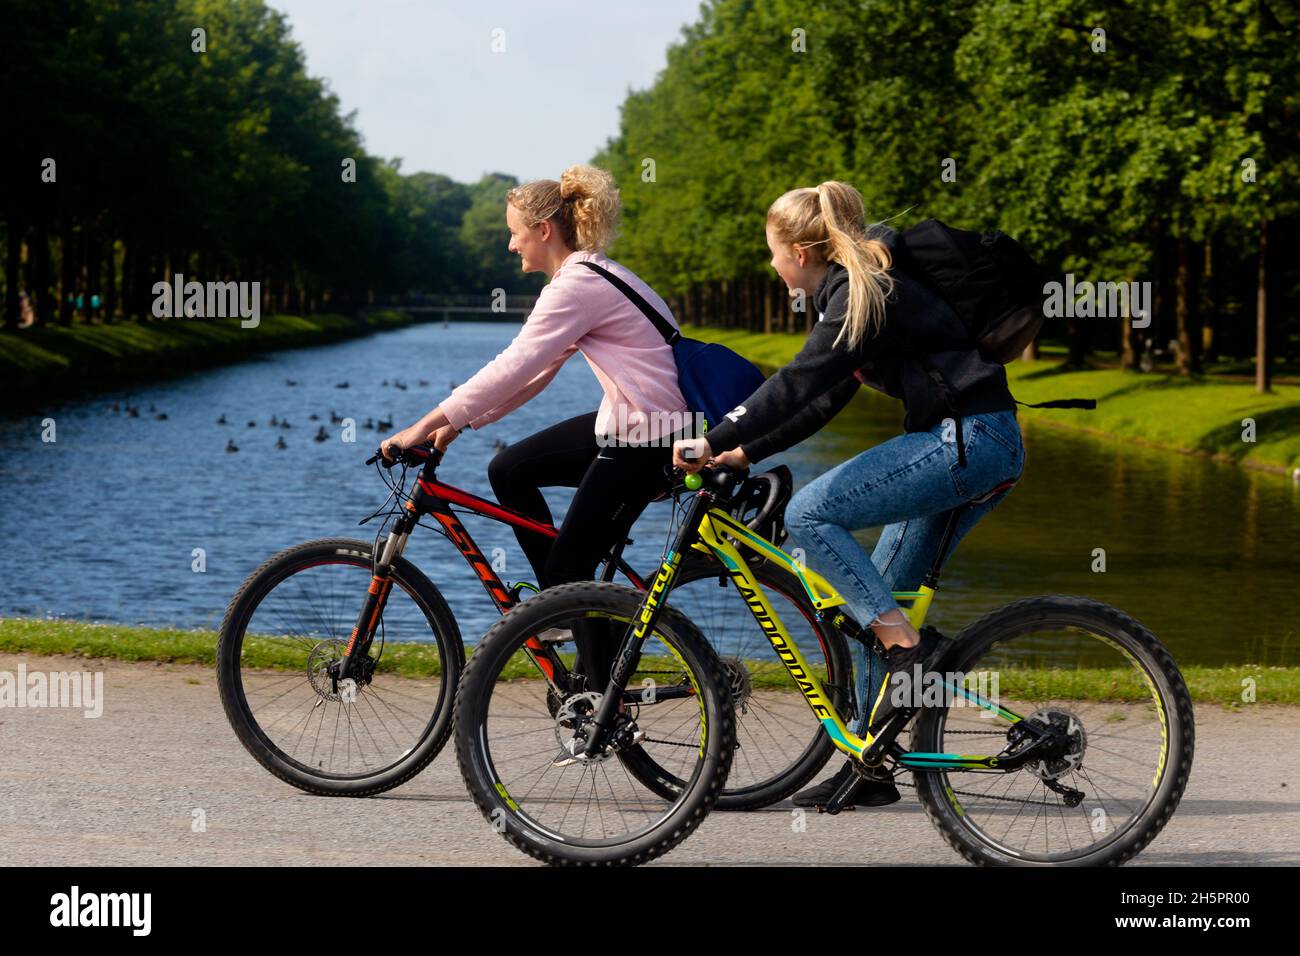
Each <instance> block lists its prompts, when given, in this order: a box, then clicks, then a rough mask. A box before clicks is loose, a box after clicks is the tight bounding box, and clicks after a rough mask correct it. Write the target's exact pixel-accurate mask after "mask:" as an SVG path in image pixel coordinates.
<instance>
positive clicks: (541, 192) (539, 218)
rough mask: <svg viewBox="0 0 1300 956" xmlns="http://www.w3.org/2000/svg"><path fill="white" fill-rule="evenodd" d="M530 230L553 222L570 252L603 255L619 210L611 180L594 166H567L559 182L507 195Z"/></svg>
mask: <svg viewBox="0 0 1300 956" xmlns="http://www.w3.org/2000/svg"><path fill="white" fill-rule="evenodd" d="M506 202H508V203H509V204H510V205H512V206H514V207H515V208H516V209H518V210H519V211H520V212H521V213H523V214H524V216H525V218H526V219H527V221H528V224H529V225H530V226H536V225H539V224H541V223H543V222H546V221H547V220H551V221H552V222H554V224H555V227H556V228H557V229H559V231H560V237H561V238H562V239H563V240H564V243H565V245H567V246H568V247H569V248H570V249H577V250H582V251H590V252H603V251H604V250H605V249H606V248H607V247H608V246H609V244H610V243H612V242H613V241H614V237H615V236H616V235H617V233H618V216H619V211H620V209H621V206H620V203H619V196H618V189H617V188H616V187H615V186H614V177H613V176H611V175H610V174H609V173H607V172H606V171H605V170H603V169H597V168H596V167H595V166H570V167H569V168H568V169H566V170H565V171H564V173H563V175H561V176H560V181H559V182H556V181H555V180H553V179H538V180H536V181H534V182H531V183H525V184H524V185H522V186H516V187H515V188H514V189H512V190H510V192H508V193H506Z"/></svg>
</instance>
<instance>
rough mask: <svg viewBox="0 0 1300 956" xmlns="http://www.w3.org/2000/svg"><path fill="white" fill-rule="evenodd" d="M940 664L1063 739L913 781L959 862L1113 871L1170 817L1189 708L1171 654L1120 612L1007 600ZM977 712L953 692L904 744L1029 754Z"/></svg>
mask: <svg viewBox="0 0 1300 956" xmlns="http://www.w3.org/2000/svg"><path fill="white" fill-rule="evenodd" d="M938 668H939V669H940V670H942V671H944V672H946V673H948V674H950V675H962V676H961V677H957V676H953V677H951V678H950V680H953V681H954V682H956V681H958V680H964V684H965V686H966V687H967V688H969V689H971V690H973V691H976V692H978V693H980V694H981V696H984V697H989V698H992V699H995V700H997V701H998V702H999V703H1000V705H1001V706H1002V707H1005V708H1007V709H1009V710H1010V711H1012V712H1014V713H1015V714H1018V715H1020V716H1021V717H1023V718H1025V720H1027V721H1029V722H1031V723H1033V724H1036V725H1037V726H1048V725H1050V726H1052V727H1053V728H1056V729H1057V730H1059V731H1061V733H1062V740H1063V741H1064V742H1063V744H1062V747H1061V749H1060V750H1059V752H1056V753H1054V754H1053V755H1051V756H1050V757H1048V758H1045V759H1041V760H1035V761H1031V762H1029V763H1027V764H1025V765H1024V766H1022V767H1020V768H1019V769H1016V770H1011V771H1005V772H1004V771H999V770H978V771H977V770H967V771H943V772H938V771H933V772H931V771H919V772H917V773H916V777H917V791H918V794H919V796H920V798H921V802H922V804H923V805H924V807H925V810H926V813H927V814H928V815H929V817H930V820H931V822H933V823H934V824H935V826H936V827H938V828H939V831H940V832H941V833H942V834H943V835H944V837H945V839H947V841H948V843H949V844H951V845H952V847H953V848H954V849H955V850H956V851H957V852H958V853H960V854H961V855H962V856H963V857H965V858H966V859H967V860H970V861H971V862H972V863H980V864H1004V865H1005V864H1023V865H1058V866H1059V865H1074V866H1079V865H1082V866H1097V865H1116V864H1120V863H1124V862H1126V861H1127V860H1129V859H1131V858H1132V857H1133V856H1134V855H1136V854H1137V853H1138V852H1139V851H1141V850H1142V849H1143V848H1144V847H1145V846H1146V845H1147V844H1148V843H1150V842H1151V841H1152V840H1153V839H1155V837H1156V835H1157V834H1158V833H1159V832H1160V830H1161V829H1162V828H1163V827H1164V825H1165V824H1166V823H1167V822H1168V821H1169V818H1170V816H1172V815H1173V812H1174V810H1175V809H1176V808H1177V806H1178V802H1179V800H1180V799H1181V798H1182V794H1183V790H1184V789H1185V788H1186V786H1187V778H1188V775H1189V774H1190V773H1191V768H1192V756H1193V750H1194V738H1195V727H1194V721H1193V715H1192V701H1191V697H1190V696H1189V694H1188V692H1187V686H1186V684H1185V683H1184V682H1183V678H1182V675H1181V674H1180V673H1179V671H1178V667H1177V665H1176V664H1175V663H1174V660H1173V658H1172V657H1171V656H1170V654H1169V652H1168V651H1167V650H1166V649H1165V647H1164V646H1163V645H1162V644H1161V643H1160V642H1159V641H1158V640H1157V639H1156V637H1155V635H1153V634H1152V633H1151V632H1150V631H1149V630H1147V629H1146V628H1145V627H1143V626H1142V625H1141V624H1139V623H1138V622H1137V621H1135V620H1134V619H1133V618H1131V617H1129V616H1128V615H1127V614H1124V613H1123V612H1122V611H1119V610H1116V609H1115V608H1113V607H1109V606H1107V605H1105V604H1101V603H1099V602H1097V601H1093V600H1090V599H1088V598H1082V597H1066V596H1059V595H1053V596H1049V597H1038V598H1029V599H1027V600H1023V601H1016V602H1015V603H1013V604H1008V605H1006V606H1005V607H1002V608H999V609H997V610H995V611H993V612H991V613H989V614H988V615H986V616H985V617H983V618H981V619H980V620H978V621H976V622H975V623H974V624H971V625H970V626H969V627H967V628H966V629H965V630H963V631H962V632H961V634H959V635H958V636H957V639H956V644H955V646H954V647H953V648H952V649H950V650H949V651H948V652H947V654H946V655H945V659H944V660H943V661H941V662H940V663H939V665H938ZM982 714H985V715H987V714H989V712H988V711H987V710H984V709H983V708H977V707H973V706H968V705H964V703H962V702H961V699H960V698H958V700H956V701H953V702H951V703H950V704H949V705H948V706H946V707H933V708H928V709H925V710H922V711H921V714H920V717H919V718H918V721H917V724H916V728H915V733H914V735H913V740H914V746H915V747H916V749H917V751H918V752H929V753H980V754H989V755H993V754H997V755H999V756H1002V755H1004V754H1006V755H1011V754H1014V753H1015V752H1016V750H1017V749H1018V748H1019V747H1021V746H1025V741H1026V739H1027V738H1023V737H1021V736H1020V733H1019V730H1020V728H1018V725H1017V723H1010V722H1009V721H1007V720H1005V719H1003V718H1002V717H987V716H980V715H982Z"/></svg>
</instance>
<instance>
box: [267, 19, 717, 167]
mask: <svg viewBox="0 0 1300 956" xmlns="http://www.w3.org/2000/svg"><path fill="white" fill-rule="evenodd" d="M269 6H271V7H272V8H274V9H276V10H279V11H281V12H282V13H284V14H286V15H287V16H288V18H289V22H290V24H291V26H292V29H293V36H294V39H296V40H297V41H298V43H299V44H300V45H301V46H302V48H303V51H304V53H305V55H306V58H307V70H308V72H309V73H310V74H312V75H313V76H318V77H321V78H324V79H326V80H327V81H328V83H329V87H330V90H331V91H332V92H333V93H334V94H335V95H337V96H338V98H339V102H340V104H341V107H342V111H343V112H344V113H345V114H346V113H348V112H351V111H352V110H356V111H357V115H356V118H355V120H354V122H355V125H356V128H357V129H358V130H359V131H360V132H361V135H362V136H363V137H364V140H365V145H366V151H367V152H369V153H370V154H372V155H375V156H379V157H381V158H383V159H390V158H392V157H400V158H401V160H402V167H401V168H402V172H404V173H413V172H434V173H444V174H446V175H448V176H451V177H452V178H453V179H456V180H460V181H462V182H473V181H475V180H477V179H478V178H479V177H480V176H482V175H483V174H484V173H489V172H502V173H510V174H513V175H514V176H517V177H518V178H519V179H520V180H523V181H527V180H530V179H540V178H547V179H558V178H559V175H560V173H561V172H563V171H564V169H565V167H567V166H570V165H572V164H574V163H583V162H589V161H590V160H591V158H592V156H593V155H594V154H595V152H596V151H597V150H598V149H600V148H601V147H602V146H603V145H604V144H605V141H606V140H607V139H609V138H610V137H611V136H614V135H615V134H616V133H617V132H618V122H619V107H620V105H621V104H622V102H623V100H624V98H625V97H626V95H627V92H628V90H629V89H645V88H646V87H648V86H650V85H651V84H652V83H653V82H654V79H655V76H656V75H657V74H658V73H659V71H660V70H662V69H663V68H664V66H665V64H666V50H667V47H668V45H669V44H670V43H672V42H674V41H675V40H677V39H678V38H679V37H680V34H681V29H682V27H683V26H685V25H686V24H687V23H690V22H693V21H694V20H696V19H697V18H698V13H699V0H604V2H593V0H452V2H448V0H269ZM494 44H495V45H496V46H498V47H500V46H504V50H502V51H501V52H494V51H493V46H494Z"/></svg>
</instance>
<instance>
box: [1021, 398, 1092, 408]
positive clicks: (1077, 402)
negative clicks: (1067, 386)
mask: <svg viewBox="0 0 1300 956" xmlns="http://www.w3.org/2000/svg"><path fill="white" fill-rule="evenodd" d="M1016 404H1017V405H1023V406H1025V408H1096V407H1097V400H1096V399H1095V398H1055V399H1053V400H1052V401H1050V402H1035V403H1034V404H1032V405H1031V404H1029V403H1028V402H1022V401H1021V400H1020V399H1018V398H1017V399H1016Z"/></svg>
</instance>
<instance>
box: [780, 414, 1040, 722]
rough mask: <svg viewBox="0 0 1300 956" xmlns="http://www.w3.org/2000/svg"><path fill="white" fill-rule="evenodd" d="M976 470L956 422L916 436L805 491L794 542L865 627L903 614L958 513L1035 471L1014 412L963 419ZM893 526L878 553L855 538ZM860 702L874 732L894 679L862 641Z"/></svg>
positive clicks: (975, 511)
mask: <svg viewBox="0 0 1300 956" xmlns="http://www.w3.org/2000/svg"><path fill="white" fill-rule="evenodd" d="M962 438H963V440H964V444H965V451H966V466H965V467H964V468H963V467H962V466H961V465H959V464H958V463H957V443H956V433H955V428H954V424H953V422H952V420H951V419H947V420H945V421H943V422H940V423H939V424H938V425H936V426H935V427H934V428H932V429H930V430H929V431H924V432H908V433H906V434H903V435H899V436H898V437H897V438H891V439H890V440H889V441H887V442H883V443H882V444H879V445H877V446H876V447H874V448H870V449H868V450H867V451H864V452H863V453H862V454H860V455H858V456H857V457H855V458H851V459H849V460H848V461H846V462H844V463H843V464H841V465H837V466H836V467H834V468H832V469H831V470H830V471H828V472H826V474H824V475H822V476H821V477H819V478H817V479H815V480H813V481H812V482H810V483H809V484H807V485H805V486H804V487H803V488H801V489H800V490H799V491H798V493H797V494H795V496H794V497H793V498H791V499H790V504H789V507H787V508H786V513H785V521H786V527H787V528H788V529H789V531H790V538H791V540H792V541H793V542H794V543H795V544H796V545H798V546H799V547H801V548H802V549H803V551H804V561H805V563H806V565H807V566H808V567H810V568H812V569H813V570H815V571H816V572H817V573H819V574H820V575H821V576H822V577H824V578H825V579H826V580H827V581H829V582H830V583H831V585H832V586H833V587H834V588H835V590H837V591H838V592H839V593H840V595H841V596H842V597H843V598H844V599H845V601H846V603H847V605H848V610H849V612H850V613H851V614H852V616H853V617H854V618H855V619H856V620H857V622H858V623H859V624H861V625H863V626H864V627H866V626H868V625H870V624H871V623H872V622H873V621H875V620H876V618H878V617H879V616H880V615H882V614H887V613H888V612H889V611H891V610H893V609H895V608H897V607H898V603H897V602H896V601H895V600H894V598H893V596H892V595H891V593H890V592H891V591H914V590H916V589H917V588H919V587H920V586H921V582H922V579H923V578H924V577H925V572H926V571H927V570H929V567H930V564H931V563H932V562H933V560H934V557H935V554H936V553H937V551H938V549H939V542H940V541H941V540H942V538H943V532H944V528H946V527H947V523H948V512H949V511H950V510H951V509H953V508H956V507H959V506H961V505H964V504H966V503H967V502H968V501H970V499H972V498H977V497H979V496H980V495H982V494H985V493H986V492H988V491H989V490H990V489H992V488H993V487H995V486H996V485H998V484H1000V483H1001V482H1004V481H1007V480H1009V479H1012V478H1018V477H1019V476H1020V474H1021V472H1022V471H1023V470H1024V467H1025V446H1024V443H1023V441H1022V440H1021V437H1020V423H1019V422H1018V421H1017V420H1016V413H1015V412H1014V411H1012V410H1008V411H1000V412H983V413H980V414H977V415H971V416H969V417H967V418H963V419H962ZM1007 494H1008V492H1006V491H1003V492H1001V493H999V494H998V495H995V496H994V497H993V498H991V499H989V500H988V501H986V502H984V503H983V504H979V505H972V506H971V507H970V508H967V509H966V510H965V511H964V513H963V514H962V517H961V520H960V521H959V522H958V523H957V529H956V532H955V534H954V535H953V539H952V542H951V544H950V545H949V547H948V552H947V554H946V555H945V556H944V557H945V559H946V558H947V557H948V556H949V555H951V554H952V551H953V549H954V548H956V546H957V542H958V541H960V540H961V539H962V537H963V536H964V535H965V534H966V532H968V531H969V530H970V529H971V528H973V527H974V526H975V523H976V522H977V521H979V520H980V518H982V517H984V515H986V514H988V513H989V512H990V511H992V510H993V509H994V508H996V507H997V506H998V504H999V503H1001V501H1002V499H1003V498H1005V497H1006V495H1007ZM881 525H884V530H883V531H882V532H881V534H880V540H879V541H878V542H877V543H876V548H875V551H874V552H873V553H872V554H871V556H870V557H869V558H868V556H867V552H866V551H865V550H863V548H862V546H861V545H859V544H858V543H857V541H856V540H854V538H853V534H852V532H854V531H857V530H860V529H862V528H874V527H879V526H881ZM851 643H852V652H853V664H854V673H855V674H856V687H855V695H856V697H857V702H858V711H857V712H858V714H859V719H858V722H857V726H855V727H854V728H853V730H854V732H855V733H857V734H861V733H862V732H863V731H864V730H865V729H866V728H865V726H863V725H864V724H865V721H866V717H865V714H866V713H867V712H868V709H869V708H868V706H867V702H868V701H870V700H872V699H874V695H875V692H876V691H877V690H878V688H879V687H880V684H881V681H882V680H883V679H884V676H885V667H884V662H883V661H881V660H880V659H879V658H878V657H877V656H876V655H875V654H868V653H867V649H866V648H865V647H864V646H863V645H862V644H861V643H859V642H857V641H853V642H851Z"/></svg>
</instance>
